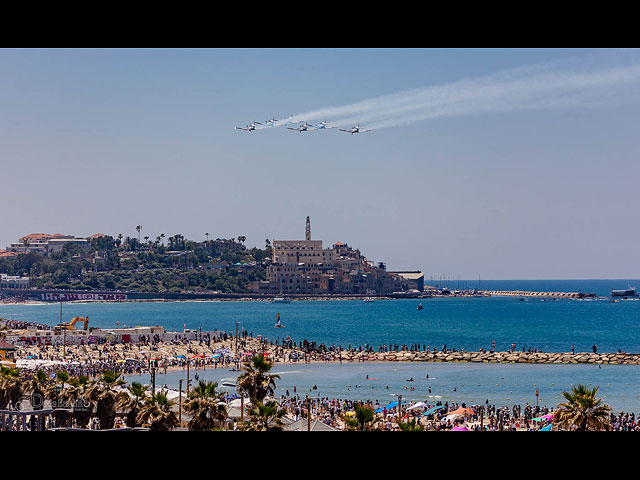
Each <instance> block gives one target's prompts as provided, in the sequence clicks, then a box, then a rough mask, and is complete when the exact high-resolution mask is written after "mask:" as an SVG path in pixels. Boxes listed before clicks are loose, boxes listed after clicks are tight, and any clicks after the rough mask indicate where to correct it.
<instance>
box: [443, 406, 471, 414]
mask: <svg viewBox="0 0 640 480" xmlns="http://www.w3.org/2000/svg"><path fill="white" fill-rule="evenodd" d="M467 414H469V415H475V414H476V412H474V411H473V410H471V409H470V408H462V407H460V408H458V409H456V410H454V411H453V412H449V415H467Z"/></svg>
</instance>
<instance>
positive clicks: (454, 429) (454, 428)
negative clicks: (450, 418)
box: [451, 427, 471, 432]
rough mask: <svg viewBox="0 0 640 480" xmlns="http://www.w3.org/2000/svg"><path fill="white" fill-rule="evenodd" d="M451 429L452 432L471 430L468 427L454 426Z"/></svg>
mask: <svg viewBox="0 0 640 480" xmlns="http://www.w3.org/2000/svg"><path fill="white" fill-rule="evenodd" d="M451 431H452V432H470V431H471V430H469V429H468V428H467V427H453V428H452V429H451Z"/></svg>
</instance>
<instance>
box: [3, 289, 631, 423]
mask: <svg viewBox="0 0 640 480" xmlns="http://www.w3.org/2000/svg"><path fill="white" fill-rule="evenodd" d="M458 286H460V288H478V286H479V287H480V288H481V289H483V290H527V291H556V292H583V293H594V294H596V295H597V298H596V299H593V300H592V299H585V300H576V299H557V300H551V299H549V298H547V299H542V298H528V297H524V298H523V299H522V300H521V299H520V297H487V298H477V297H453V298H426V299H397V300H395V299H394V300H377V299H376V300H375V301H373V302H364V301H362V300H300V301H297V300H294V301H291V303H288V304H282V303H272V302H270V301H208V302H200V301H193V302H123V303H69V304H63V305H62V317H63V321H68V320H70V319H71V318H73V317H76V316H83V317H84V316H89V319H90V320H89V325H90V326H94V327H101V328H113V327H118V326H119V327H125V326H138V325H160V326H163V327H165V329H166V330H168V331H182V330H183V329H185V328H187V329H193V330H200V329H202V331H215V330H217V331H227V332H235V330H236V328H238V329H239V330H240V329H242V328H244V329H245V330H247V331H248V332H249V333H250V334H251V335H253V336H257V335H262V336H263V337H266V338H267V339H268V340H276V339H278V340H279V341H281V340H282V339H283V338H286V337H289V338H290V339H291V340H293V341H296V342H300V341H303V340H305V339H306V340H309V341H316V342H317V343H324V344H326V345H328V346H330V345H335V346H343V347H349V346H351V347H353V346H356V347H358V346H365V345H370V346H372V347H373V348H374V350H376V351H377V348H378V346H380V345H382V344H385V345H396V344H397V345H407V346H411V345H414V344H420V345H421V347H422V348H424V347H425V346H429V347H430V348H433V347H436V348H437V349H438V350H440V349H441V348H442V346H443V345H446V346H447V348H448V349H457V350H460V349H465V350H467V351H477V350H479V349H481V348H483V349H491V348H493V345H495V349H496V350H507V349H510V348H512V345H513V344H515V347H516V349H517V350H520V351H521V350H522V349H523V348H524V349H525V350H529V349H532V350H533V349H537V350H538V351H543V352H569V351H571V348H572V346H573V348H574V349H575V351H576V352H590V351H592V349H593V347H594V346H595V347H596V348H597V351H598V352H617V351H619V350H620V351H623V352H629V353H640V301H638V300H635V299H629V300H621V301H620V302H619V303H611V302H609V301H608V295H609V294H610V291H611V289H624V288H627V287H628V286H638V287H640V280H639V279H614V280H482V281H481V282H478V280H475V281H461V282H458V281H455V282H451V283H450V284H449V288H452V289H455V288H458ZM420 303H421V304H422V306H423V309H422V310H418V309H417V306H418V304H420ZM277 314H280V319H281V324H282V325H284V326H285V328H279V329H276V328H275V327H274V325H275V321H276V315H277ZM0 317H3V318H9V319H14V320H24V321H32V322H38V323H44V324H48V325H55V324H57V323H58V322H59V321H60V304H56V303H53V304H37V305H14V304H4V305H0ZM275 369H276V373H279V374H280V375H281V380H280V381H279V383H278V392H279V393H282V394H285V393H286V391H287V390H288V391H289V393H290V394H293V393H294V387H295V390H296V392H295V393H298V394H299V393H301V392H304V394H310V395H313V396H320V397H324V396H328V397H331V398H350V399H361V400H366V399H368V400H374V401H378V402H381V403H385V402H387V403H388V402H389V401H391V400H393V398H395V397H392V395H398V394H401V395H403V396H404V398H407V399H410V400H428V402H427V403H431V404H432V403H434V402H436V401H442V402H445V401H448V402H456V403H462V402H465V403H467V404H479V403H485V402H486V401H489V402H490V403H493V404H496V403H498V404H505V405H509V404H521V405H522V404H525V403H529V404H536V403H539V404H540V405H546V406H555V405H556V404H557V403H559V402H561V401H562V397H561V393H562V391H566V390H569V389H570V388H571V386H573V385H575V384H577V383H584V384H586V385H591V386H599V387H600V390H599V393H600V396H601V397H603V399H604V400H605V401H606V402H607V403H609V404H610V405H611V406H612V407H614V408H615V409H616V410H624V411H635V412H640V383H639V382H638V381H637V379H638V374H639V373H640V366H625V365H602V366H598V365H521V364H460V363H458V364H446V363H437V364H436V363H410V364H398V363H370V364H362V363H352V364H347V363H344V364H342V365H340V364H326V365H322V364H320V365H316V364H313V365H305V364H299V365H293V366H292V365H289V364H287V365H277V366H276V367H275ZM198 374H199V375H201V376H202V378H206V379H211V380H216V381H222V380H224V379H225V378H233V377H234V375H237V372H229V371H227V370H225V371H221V370H218V371H215V370H214V369H210V368H208V369H207V371H206V372H204V371H199V372H198ZM180 375H182V373H181V372H177V373H168V374H167V375H166V376H163V375H158V378H157V382H158V384H163V383H166V384H167V385H168V386H169V387H172V388H175V387H177V379H178V378H182V376H180ZM367 375H368V376H369V379H367ZM427 375H429V378H427ZM143 377H146V376H144V375H143ZM174 377H175V378H174ZM410 379H412V380H413V381H409V380H410ZM145 381H147V382H148V378H146V380H145ZM314 387H315V388H314ZM429 389H430V390H431V391H429ZM536 393H537V395H536Z"/></svg>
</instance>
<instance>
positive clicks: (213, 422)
mask: <svg viewBox="0 0 640 480" xmlns="http://www.w3.org/2000/svg"><path fill="white" fill-rule="evenodd" d="M217 387H218V383H217V382H205V381H204V380H200V382H199V383H198V385H196V386H195V387H194V388H193V390H191V391H190V392H189V397H188V400H187V401H186V402H185V404H184V410H185V412H187V413H188V414H190V415H191V420H189V424H188V427H189V430H191V431H208V430H213V429H215V428H220V427H222V426H224V422H225V420H226V419H227V407H226V405H225V404H224V402H223V397H222V394H221V393H219V392H216V388H217Z"/></svg>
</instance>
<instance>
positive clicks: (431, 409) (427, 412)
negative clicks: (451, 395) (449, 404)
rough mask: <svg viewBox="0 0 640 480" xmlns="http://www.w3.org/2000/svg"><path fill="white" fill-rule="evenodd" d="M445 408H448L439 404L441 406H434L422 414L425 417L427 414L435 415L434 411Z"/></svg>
mask: <svg viewBox="0 0 640 480" xmlns="http://www.w3.org/2000/svg"><path fill="white" fill-rule="evenodd" d="M444 408H446V407H445V406H444V405H441V406H439V407H433V408H430V409H429V410H427V411H426V412H424V413H423V414H422V416H423V417H425V416H427V415H433V414H434V413H436V412H437V411H438V410H442V409H444Z"/></svg>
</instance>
